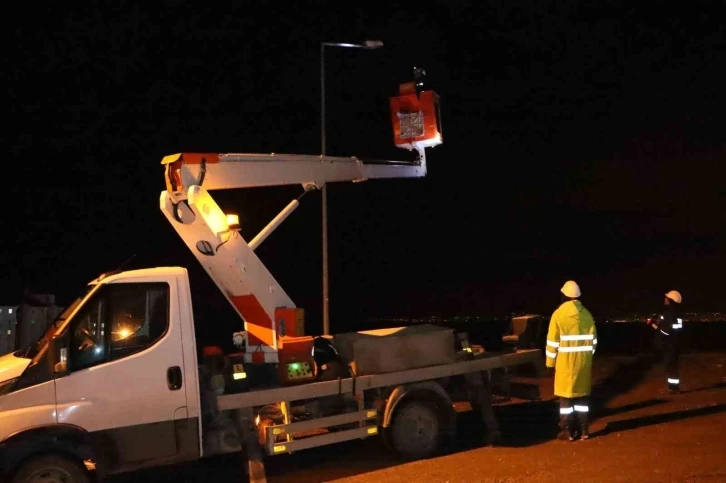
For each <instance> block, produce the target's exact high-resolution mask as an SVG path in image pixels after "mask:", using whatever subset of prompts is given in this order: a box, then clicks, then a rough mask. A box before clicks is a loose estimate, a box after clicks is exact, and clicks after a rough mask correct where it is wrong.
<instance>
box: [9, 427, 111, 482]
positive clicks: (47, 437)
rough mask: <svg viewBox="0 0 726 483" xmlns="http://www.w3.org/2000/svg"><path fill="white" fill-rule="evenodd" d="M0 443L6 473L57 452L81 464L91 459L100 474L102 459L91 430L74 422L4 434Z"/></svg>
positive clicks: (101, 472)
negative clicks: (3, 439)
mask: <svg viewBox="0 0 726 483" xmlns="http://www.w3.org/2000/svg"><path fill="white" fill-rule="evenodd" d="M0 446H1V447H2V453H3V454H4V455H5V462H4V466H5V468H4V470H5V471H7V472H8V473H13V472H15V471H17V470H18V469H19V468H20V467H21V466H22V465H23V464H25V463H26V462H27V461H29V460H30V459H32V458H35V457H39V456H42V455H48V454H57V455H59V456H64V457H66V458H70V459H73V460H76V461H77V462H79V463H81V464H82V463H83V462H85V461H89V460H90V461H91V462H93V463H94V464H95V469H96V471H97V473H98V474H99V476H100V475H102V474H103V468H104V464H103V463H104V462H103V460H102V458H101V455H100V454H99V452H98V451H97V450H96V448H95V445H94V444H93V438H92V436H91V434H90V433H88V431H86V430H85V429H83V428H80V427H78V426H75V425H70V424H55V425H49V426H38V427H34V428H29V429H25V430H23V431H20V432H18V433H15V434H13V435H12V436H10V437H9V438H7V439H6V440H5V441H3V442H2V443H0Z"/></svg>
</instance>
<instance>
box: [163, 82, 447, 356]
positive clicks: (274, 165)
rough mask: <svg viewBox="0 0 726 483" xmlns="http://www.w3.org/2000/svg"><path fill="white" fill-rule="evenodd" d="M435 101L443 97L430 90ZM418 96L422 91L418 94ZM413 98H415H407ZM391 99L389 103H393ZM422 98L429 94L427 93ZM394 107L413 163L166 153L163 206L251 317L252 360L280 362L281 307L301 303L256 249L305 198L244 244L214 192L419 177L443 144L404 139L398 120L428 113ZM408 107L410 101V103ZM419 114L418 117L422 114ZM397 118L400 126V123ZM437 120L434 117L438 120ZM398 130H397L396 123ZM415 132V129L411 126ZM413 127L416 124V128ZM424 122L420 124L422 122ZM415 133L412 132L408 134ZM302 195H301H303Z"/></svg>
mask: <svg viewBox="0 0 726 483" xmlns="http://www.w3.org/2000/svg"><path fill="white" fill-rule="evenodd" d="M423 94H429V98H431V99H435V100H438V98H437V97H435V94H434V95H433V96H431V94H433V92H432V91H426V92H424V93H423ZM413 95H417V94H413ZM408 97H410V95H409V96H408ZM394 99H400V98H393V99H392V100H391V101H392V103H391V106H392V109H393V107H394V103H393V100H394ZM422 99H423V97H422ZM409 104H410V103H409ZM405 107H406V106H405V105H404V106H399V105H398V104H397V105H396V109H393V110H395V111H396V112H395V113H394V115H395V116H397V117H395V118H394V139H395V140H396V141H397V146H399V147H405V148H408V149H415V150H416V151H417V152H418V159H417V160H416V161H413V162H401V161H373V162H365V161H361V160H359V159H356V158H342V157H330V156H314V155H288V154H282V155H280V154H269V155H265V154H213V153H205V154H199V153H180V154H174V155H169V156H166V157H164V159H163V160H162V164H163V165H164V166H165V182H166V190H165V191H163V192H162V193H161V198H160V208H161V210H162V211H163V212H164V214H165V215H166V217H167V219H168V220H169V222H170V223H171V224H172V226H173V227H174V228H175V229H176V231H177V233H178V234H179V235H180V236H181V238H182V239H183V240H184V242H185V243H186V245H187V246H188V247H189V249H190V250H191V251H192V253H194V255H195V256H196V257H197V259H198V260H199V262H200V263H201V264H202V266H203V267H204V268H205V270H206V271H207V273H208V274H209V276H210V277H211V278H212V280H214V282H215V283H216V285H217V286H218V287H219V289H220V290H221V291H222V293H223V294H224V295H225V296H226V297H227V299H228V300H229V302H230V303H231V304H232V306H233V307H234V308H235V310H236V311H237V312H238V313H239V315H240V316H241V317H242V318H243V320H244V321H245V333H246V341H245V342H246V354H245V358H246V360H247V361H249V362H258V363H263V362H270V363H274V362H277V360H278V358H277V350H278V346H279V338H280V336H281V335H282V334H280V333H279V332H280V328H281V327H280V325H279V322H278V317H277V311H278V310H280V309H290V308H295V304H294V303H293V302H292V300H291V299H290V297H289V296H288V295H287V294H286V293H285V291H284V290H283V289H282V287H280V285H279V284H278V283H277V281H276V280H275V278H274V277H273V276H272V274H270V272H269V271H268V270H267V268H266V267H265V266H264V264H263V263H262V262H261V261H260V259H259V258H258V257H257V255H256V254H255V252H254V250H255V249H256V248H257V247H258V246H259V245H260V243H262V241H263V240H264V239H265V238H266V237H267V236H269V234H270V233H272V231H274V229H275V228H277V226H279V224H280V223H282V221H284V220H285V218H287V216H289V215H290V213H292V212H293V211H294V210H295V208H297V206H298V205H299V200H300V198H301V197H302V195H301V196H300V197H299V198H298V199H296V200H293V201H291V202H290V203H289V204H288V205H287V206H286V207H285V208H284V209H283V210H282V212H281V213H280V214H279V215H277V216H276V217H275V218H274V219H273V220H272V221H271V222H270V223H269V224H268V225H267V226H266V227H265V228H264V229H263V230H262V231H261V232H260V233H259V234H258V235H257V236H256V237H255V238H253V239H252V240H251V241H249V242H247V241H245V240H244V239H243V238H242V236H241V235H240V233H239V222H238V221H237V219H236V217H231V218H228V215H226V214H225V213H223V212H222V210H221V209H220V208H219V206H218V205H217V204H216V203H215V201H214V199H213V198H212V196H211V195H210V194H209V191H212V190H218V189H234V188H250V187H263V186H281V185H294V184H300V185H301V186H302V187H303V188H304V193H306V192H308V191H310V190H313V189H320V188H322V187H323V185H324V184H325V183H331V182H344V181H350V182H360V181H365V180H368V179H374V178H418V177H423V176H425V175H426V157H425V152H424V149H425V148H426V147H430V146H435V145H437V144H440V143H441V135H440V133H438V132H435V133H434V134H433V135H432V133H431V130H430V129H429V130H426V131H423V130H421V131H420V132H418V137H416V134H417V133H416V132H413V134H412V135H410V136H409V137H406V138H405V144H402V143H403V142H404V141H401V142H398V141H399V139H400V136H401V130H402V129H404V128H405V127H406V126H404V127H403V128H402V127H400V126H401V125H400V122H401V121H400V120H401V119H403V120H404V121H405V119H404V117H405V116H409V117H410V118H411V120H412V122H414V123H416V122H418V123H419V124H420V123H421V121H422V119H424V117H423V114H425V113H426V112H428V111H427V110H426V109H422V108H420V107H418V106H414V107H416V108H417V109H418V111H416V110H415V109H414V112H412V113H408V112H405V111H406V109H405ZM409 107H410V106H409ZM416 116H418V117H416ZM396 119H398V120H399V124H398V125H397V124H396ZM433 122H436V120H435V119H434V120H433ZM397 126H398V127H399V130H396V127H397ZM407 127H408V128H409V129H410V128H411V126H410V125H409V126H407ZM413 127H414V128H415V127H416V126H413ZM419 127H420V126H419ZM406 132H409V131H406ZM304 193H303V194H304Z"/></svg>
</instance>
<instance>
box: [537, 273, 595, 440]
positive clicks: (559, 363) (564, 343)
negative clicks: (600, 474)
mask: <svg viewBox="0 0 726 483" xmlns="http://www.w3.org/2000/svg"><path fill="white" fill-rule="evenodd" d="M560 292H562V297H563V303H562V305H560V306H559V307H558V308H557V310H555V312H554V313H553V314H552V318H551V319H550V326H549V331H548V333H547V347H545V354H546V356H547V357H546V360H547V367H554V368H555V396H559V397H560V429H561V430H562V434H563V435H564V434H565V433H567V437H568V439H569V440H570V441H574V440H575V439H577V437H578V436H579V437H580V438H582V439H587V438H588V437H589V436H590V435H589V430H588V412H589V411H590V403H589V399H590V390H591V386H592V357H593V355H594V354H595V349H596V348H597V330H596V329H595V321H594V320H593V318H592V314H590V311H589V310H587V309H586V308H585V307H584V306H583V305H582V302H580V301H579V300H578V298H579V297H580V295H581V294H580V287H579V286H578V285H577V283H576V282H574V281H573V280H569V281H567V282H566V283H565V285H563V286H562V289H560Z"/></svg>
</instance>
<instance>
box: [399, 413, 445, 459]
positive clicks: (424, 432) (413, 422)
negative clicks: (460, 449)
mask: <svg viewBox="0 0 726 483" xmlns="http://www.w3.org/2000/svg"><path fill="white" fill-rule="evenodd" d="M387 436H390V443H391V445H392V446H393V448H394V449H395V450H396V452H398V454H399V455H401V457H403V458H405V459H408V460H415V459H423V458H428V457H430V456H432V455H433V454H434V453H436V451H437V450H438V449H439V445H440V444H441V440H442V436H443V428H442V424H441V418H440V416H439V411H438V410H437V408H436V406H435V405H434V404H432V403H428V402H423V401H411V402H408V403H406V404H405V405H403V407H400V408H398V409H397V410H396V413H395V414H394V415H393V421H392V424H391V428H390V432H389V434H388V435H387Z"/></svg>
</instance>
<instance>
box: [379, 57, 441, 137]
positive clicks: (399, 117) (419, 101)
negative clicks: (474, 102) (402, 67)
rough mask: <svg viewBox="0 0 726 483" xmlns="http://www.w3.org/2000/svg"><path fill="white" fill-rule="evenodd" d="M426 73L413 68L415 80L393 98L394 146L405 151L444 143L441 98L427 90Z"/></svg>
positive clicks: (400, 89)
mask: <svg viewBox="0 0 726 483" xmlns="http://www.w3.org/2000/svg"><path fill="white" fill-rule="evenodd" d="M425 77H426V71H425V70H424V69H422V68H420V67H414V68H413V80H412V81H410V82H405V83H403V84H400V85H399V95H398V96H397V97H391V98H390V104H391V121H392V123H393V143H394V144H395V145H396V146H397V147H399V148H404V149H415V148H428V147H433V146H438V145H439V144H441V143H442V142H443V133H442V130H441V113H440V110H439V96H438V94H436V92H434V91H433V90H424V79H425Z"/></svg>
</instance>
